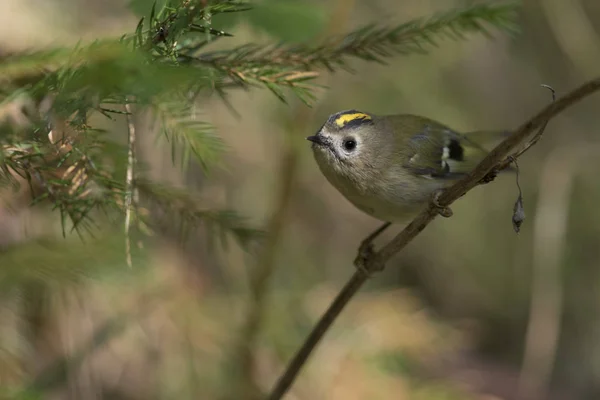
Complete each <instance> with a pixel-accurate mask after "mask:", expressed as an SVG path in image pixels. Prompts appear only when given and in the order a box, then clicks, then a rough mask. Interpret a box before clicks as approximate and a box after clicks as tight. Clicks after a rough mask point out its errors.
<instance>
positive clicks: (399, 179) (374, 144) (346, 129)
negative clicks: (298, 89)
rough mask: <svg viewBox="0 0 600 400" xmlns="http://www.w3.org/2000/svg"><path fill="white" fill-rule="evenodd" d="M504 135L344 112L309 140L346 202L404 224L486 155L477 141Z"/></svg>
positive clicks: (403, 116) (409, 117) (407, 118)
mask: <svg viewBox="0 0 600 400" xmlns="http://www.w3.org/2000/svg"><path fill="white" fill-rule="evenodd" d="M503 134H504V132H472V133H471V134H461V133H458V132H456V131H455V130H453V129H450V128H449V127H447V126H446V125H443V124H441V123H439V122H436V121H434V120H431V119H429V118H425V117H421V116H417V115H410V114H399V115H382V116H378V115H374V114H371V113H367V112H361V111H357V110H346V111H341V112H338V113H336V114H333V115H331V116H330V117H329V118H328V119H327V121H326V122H325V123H324V124H323V126H322V127H321V128H320V129H319V130H318V132H317V133H316V134H315V135H313V136H309V137H307V138H306V139H307V140H310V141H311V142H312V149H313V153H314V156H315V159H316V161H317V164H318V165H319V168H320V170H321V172H322V173H323V175H325V177H326V178H327V180H328V181H329V182H330V183H331V184H332V185H333V186H334V187H335V188H336V189H337V190H338V191H340V192H341V193H342V195H344V197H346V199H348V200H349V201H350V202H351V203H352V204H354V205H355V206H356V207H357V208H358V209H360V210H362V211H363V212H365V213H367V214H369V215H371V216H373V217H374V218H377V219H379V220H381V221H386V222H401V221H405V220H406V218H407V217H410V216H411V215H412V214H414V213H416V212H418V211H419V210H420V209H421V208H422V207H423V206H424V205H425V204H427V203H428V202H429V201H430V200H431V198H432V196H433V194H434V193H435V192H436V191H438V190H439V189H444V188H446V187H448V186H450V185H452V184H453V183H454V182H455V181H456V180H457V179H460V178H461V177H463V176H464V175H465V174H466V173H468V172H470V171H471V170H472V169H473V168H474V167H475V166H476V165H477V164H478V163H479V161H481V159H482V158H483V157H485V156H486V154H487V153H488V151H487V150H486V149H485V148H484V147H483V146H482V145H481V144H479V143H477V142H475V141H474V140H476V139H480V140H483V139H485V140H486V141H489V140H490V139H491V138H499V136H500V135H503ZM490 135H491V136H490Z"/></svg>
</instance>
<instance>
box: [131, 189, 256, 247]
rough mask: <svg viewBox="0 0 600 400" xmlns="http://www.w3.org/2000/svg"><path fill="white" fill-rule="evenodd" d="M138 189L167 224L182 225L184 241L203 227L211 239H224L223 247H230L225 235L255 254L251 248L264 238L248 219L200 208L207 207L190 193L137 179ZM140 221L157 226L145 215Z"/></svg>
mask: <svg viewBox="0 0 600 400" xmlns="http://www.w3.org/2000/svg"><path fill="white" fill-rule="evenodd" d="M135 185H136V187H137V188H138V190H139V191H140V195H143V199H145V200H146V201H147V202H148V204H149V205H154V206H156V207H158V209H159V210H160V211H161V214H162V216H163V217H164V220H165V221H168V223H169V224H172V223H173V222H177V223H178V224H179V231H180V232H181V238H182V239H185V238H186V237H187V234H188V233H189V231H190V230H192V229H197V227H198V226H200V225H204V227H205V229H206V230H207V231H208V232H209V236H211V237H212V236H214V237H219V238H221V240H222V241H221V242H222V244H223V245H226V244H227V241H226V234H229V235H231V236H232V237H233V238H234V239H235V240H236V241H237V242H238V243H239V245H240V246H241V247H242V248H244V249H247V250H252V244H253V243H255V242H256V241H258V240H260V239H261V238H262V237H263V232H262V231H261V230H258V229H254V228H252V227H250V226H249V225H248V223H247V221H246V219H245V218H244V217H242V216H241V215H239V214H238V213H236V212H235V211H232V210H226V209H225V210H215V209H210V208H201V207H200V205H201V204H204V202H203V201H202V199H200V198H198V197H197V196H194V195H193V194H191V193H189V192H188V191H187V190H183V189H179V188H175V187H171V186H167V185H162V184H158V183H155V182H150V181H148V180H144V179H138V180H137V181H136V183H135ZM141 218H145V221H146V225H148V226H152V225H155V226H156V223H154V222H151V221H150V220H148V218H146V217H145V216H144V215H142V216H141ZM159 222H160V221H159ZM159 222H158V223H159Z"/></svg>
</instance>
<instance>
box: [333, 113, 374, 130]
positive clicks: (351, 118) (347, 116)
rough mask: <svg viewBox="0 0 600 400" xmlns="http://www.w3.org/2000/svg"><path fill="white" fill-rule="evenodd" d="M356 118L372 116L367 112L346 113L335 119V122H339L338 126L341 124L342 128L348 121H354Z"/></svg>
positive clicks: (365, 118)
mask: <svg viewBox="0 0 600 400" xmlns="http://www.w3.org/2000/svg"><path fill="white" fill-rule="evenodd" d="M355 119H364V120H370V119H371V117H370V116H369V115H368V114H365V113H354V114H344V115H342V116H340V117H338V119H336V120H335V123H336V124H337V126H339V127H340V128H341V127H342V126H344V125H346V124H347V123H348V122H350V121H354V120H355Z"/></svg>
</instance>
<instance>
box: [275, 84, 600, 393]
mask: <svg viewBox="0 0 600 400" xmlns="http://www.w3.org/2000/svg"><path fill="white" fill-rule="evenodd" d="M598 90H600V77H599V78H596V79H594V80H591V81H589V82H587V83H585V84H583V85H581V86H580V87H578V88H577V89H575V90H573V91H572V92H570V93H568V94H567V95H565V96H564V97H562V98H560V99H559V100H557V101H556V102H554V103H552V104H550V105H549V106H547V107H546V108H544V109H543V110H542V111H540V112H539V113H538V114H536V115H535V116H533V117H532V118H531V119H529V120H528V121H526V122H525V123H524V124H522V125H521V126H520V127H518V128H517V129H516V130H515V131H513V132H512V134H511V135H510V136H509V137H508V138H506V139H505V140H504V141H503V142H502V143H500V144H499V145H498V146H496V148H494V149H493V150H492V151H491V152H490V153H489V154H488V155H487V156H486V157H485V158H484V159H483V160H482V161H481V162H480V163H479V164H478V165H477V167H476V168H475V169H474V170H473V171H472V172H471V173H470V174H469V175H467V176H466V177H465V178H463V179H461V180H460V181H458V182H457V183H455V184H454V185H453V186H451V187H450V188H448V189H446V190H445V191H443V192H442V193H441V195H440V196H439V197H438V198H437V200H436V201H437V203H438V204H437V205H436V204H433V202H432V203H431V204H430V205H429V206H428V207H427V208H426V209H425V210H423V211H422V212H421V213H420V214H419V215H418V216H417V217H416V218H415V219H413V221H412V222H411V223H410V224H408V226H406V228H404V230H402V232H400V233H399V234H398V235H396V237H394V238H393V239H392V240H391V241H390V242H389V243H388V244H387V245H385V246H384V247H383V248H382V249H381V250H379V251H378V252H376V253H373V254H372V255H371V256H370V257H367V259H366V260H365V261H364V264H363V265H362V267H364V268H361V269H357V270H356V272H354V274H353V275H352V277H351V278H350V280H349V281H348V283H346V285H345V286H344V288H343V289H342V290H341V291H340V292H339V293H338V295H337V297H336V298H335V300H334V301H333V303H332V304H331V305H330V306H329V308H328V309H327V311H326V312H325V314H323V316H322V317H321V319H320V320H319V322H317V325H316V326H315V327H314V328H313V330H312V332H311V333H310V335H309V336H308V338H307V339H306V340H305V342H304V344H303V345H302V347H301V348H300V349H299V350H298V352H297V353H296V355H295V356H294V358H293V359H292V361H291V362H290V363H289V364H288V366H287V369H286V370H285V372H284V373H283V375H282V376H281V377H280V378H279V381H278V382H277V384H276V385H275V387H274V389H273V391H272V392H271V394H270V396H269V399H270V400H279V399H281V398H282V397H283V395H285V393H286V392H287V391H288V390H289V388H290V386H291V385H292V383H293V382H294V380H295V379H296V377H297V376H298V373H299V372H300V369H301V368H302V366H303V365H304V364H305V363H306V360H307V359H308V357H309V356H310V354H311V353H312V351H313V350H314V349H315V347H316V346H317V344H318V343H319V341H320V340H321V338H322V337H323V336H324V335H325V333H326V332H327V330H328V329H329V328H330V327H331V325H332V324H333V322H334V321H335V319H336V318H337V317H338V315H339V314H340V313H341V312H342V310H343V309H344V307H345V306H346V304H348V302H349V301H350V300H351V299H352V297H353V296H354V295H355V294H356V293H357V292H358V290H359V289H360V288H361V287H362V285H363V284H364V283H365V282H366V281H367V279H368V278H369V275H370V273H372V272H375V271H379V270H381V269H383V267H384V265H385V263H386V262H387V261H389V260H390V259H391V258H392V257H393V256H394V255H395V254H397V253H398V252H400V250H402V249H403V248H404V247H405V246H406V245H407V244H408V243H410V242H411V241H412V240H413V239H414V238H415V237H416V236H417V235H418V234H419V233H420V232H421V231H422V230H424V229H425V228H426V227H427V225H429V223H430V222H431V221H433V220H434V219H435V217H437V215H438V213H439V207H440V206H441V207H448V206H449V205H450V204H452V203H453V202H454V201H456V200H457V199H458V198H460V197H462V196H463V195H464V194H466V193H467V192H468V191H469V190H471V189H473V188H474V187H475V186H477V185H479V184H480V183H485V182H487V181H489V174H494V173H495V171H496V170H497V169H498V168H499V167H501V166H502V165H504V164H506V163H510V161H512V160H513V159H515V158H516V155H521V154H523V151H522V150H523V148H525V147H527V148H529V147H530V146H529V145H528V143H526V144H525V145H523V146H521V147H520V148H518V147H519V145H520V144H521V143H522V142H523V141H524V140H525V139H526V138H528V137H529V136H530V135H531V134H532V133H533V132H534V131H535V130H537V129H540V128H543V127H544V126H545V124H546V123H547V121H548V120H550V119H552V118H554V117H555V116H556V115H558V114H559V113H560V112H562V111H564V110H565V109H566V108H567V107H570V106H572V105H574V104H575V103H577V102H579V101H581V100H582V99H583V98H584V97H587V96H589V95H591V94H592V93H594V92H596V91H598ZM517 148H518V149H517ZM515 149H517V150H515ZM486 178H487V179H486ZM365 272H366V273H365Z"/></svg>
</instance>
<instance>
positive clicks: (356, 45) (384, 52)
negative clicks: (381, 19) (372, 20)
mask: <svg viewBox="0 0 600 400" xmlns="http://www.w3.org/2000/svg"><path fill="white" fill-rule="evenodd" d="M517 10H518V3H517V2H495V3H492V2H489V3H483V4H478V5H473V6H471V7H467V8H464V9H458V10H451V11H448V12H443V13H439V14H437V15H435V16H433V17H431V18H419V19H416V20H413V21H409V22H406V23H403V24H400V25H396V26H391V27H381V26H379V25H376V24H369V25H367V26H364V27H362V28H360V29H357V30H355V31H353V32H351V33H349V34H347V35H345V36H341V37H333V38H330V39H328V40H326V41H325V42H324V43H323V44H321V45H318V46H309V45H292V46H290V45H274V46H273V45H270V46H260V45H253V44H250V45H244V46H240V47H237V48H235V49H232V50H225V51H217V52H210V53H203V54H200V55H196V56H195V59H196V60H197V61H198V62H201V63H204V64H207V65H211V66H213V67H214V68H217V69H223V70H225V71H226V72H229V70H228V69H230V68H235V67H237V66H240V65H241V66H244V67H245V68H248V67H250V66H253V67H254V68H264V67H268V68H274V67H275V66H279V67H288V68H291V67H294V68H298V69H301V70H313V69H315V68H326V69H328V70H330V71H335V70H337V69H339V68H345V69H348V66H347V61H348V59H350V58H358V59H362V60H366V61H375V62H379V63H383V62H384V61H385V59H386V58H390V57H393V56H397V55H409V54H415V53H416V54H424V53H427V52H428V51H429V50H430V49H432V48H434V47H437V46H438V44H439V42H440V41H441V39H442V38H448V39H451V40H465V39H466V37H467V35H468V34H473V33H483V34H485V35H487V36H490V33H489V31H488V27H486V25H489V26H490V27H493V28H496V29H500V30H502V31H506V32H512V33H514V32H516V31H517V27H516V25H515V19H516V13H517ZM194 53H195V51H189V52H188V53H187V54H186V55H187V56H189V57H191V58H194Z"/></svg>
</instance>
